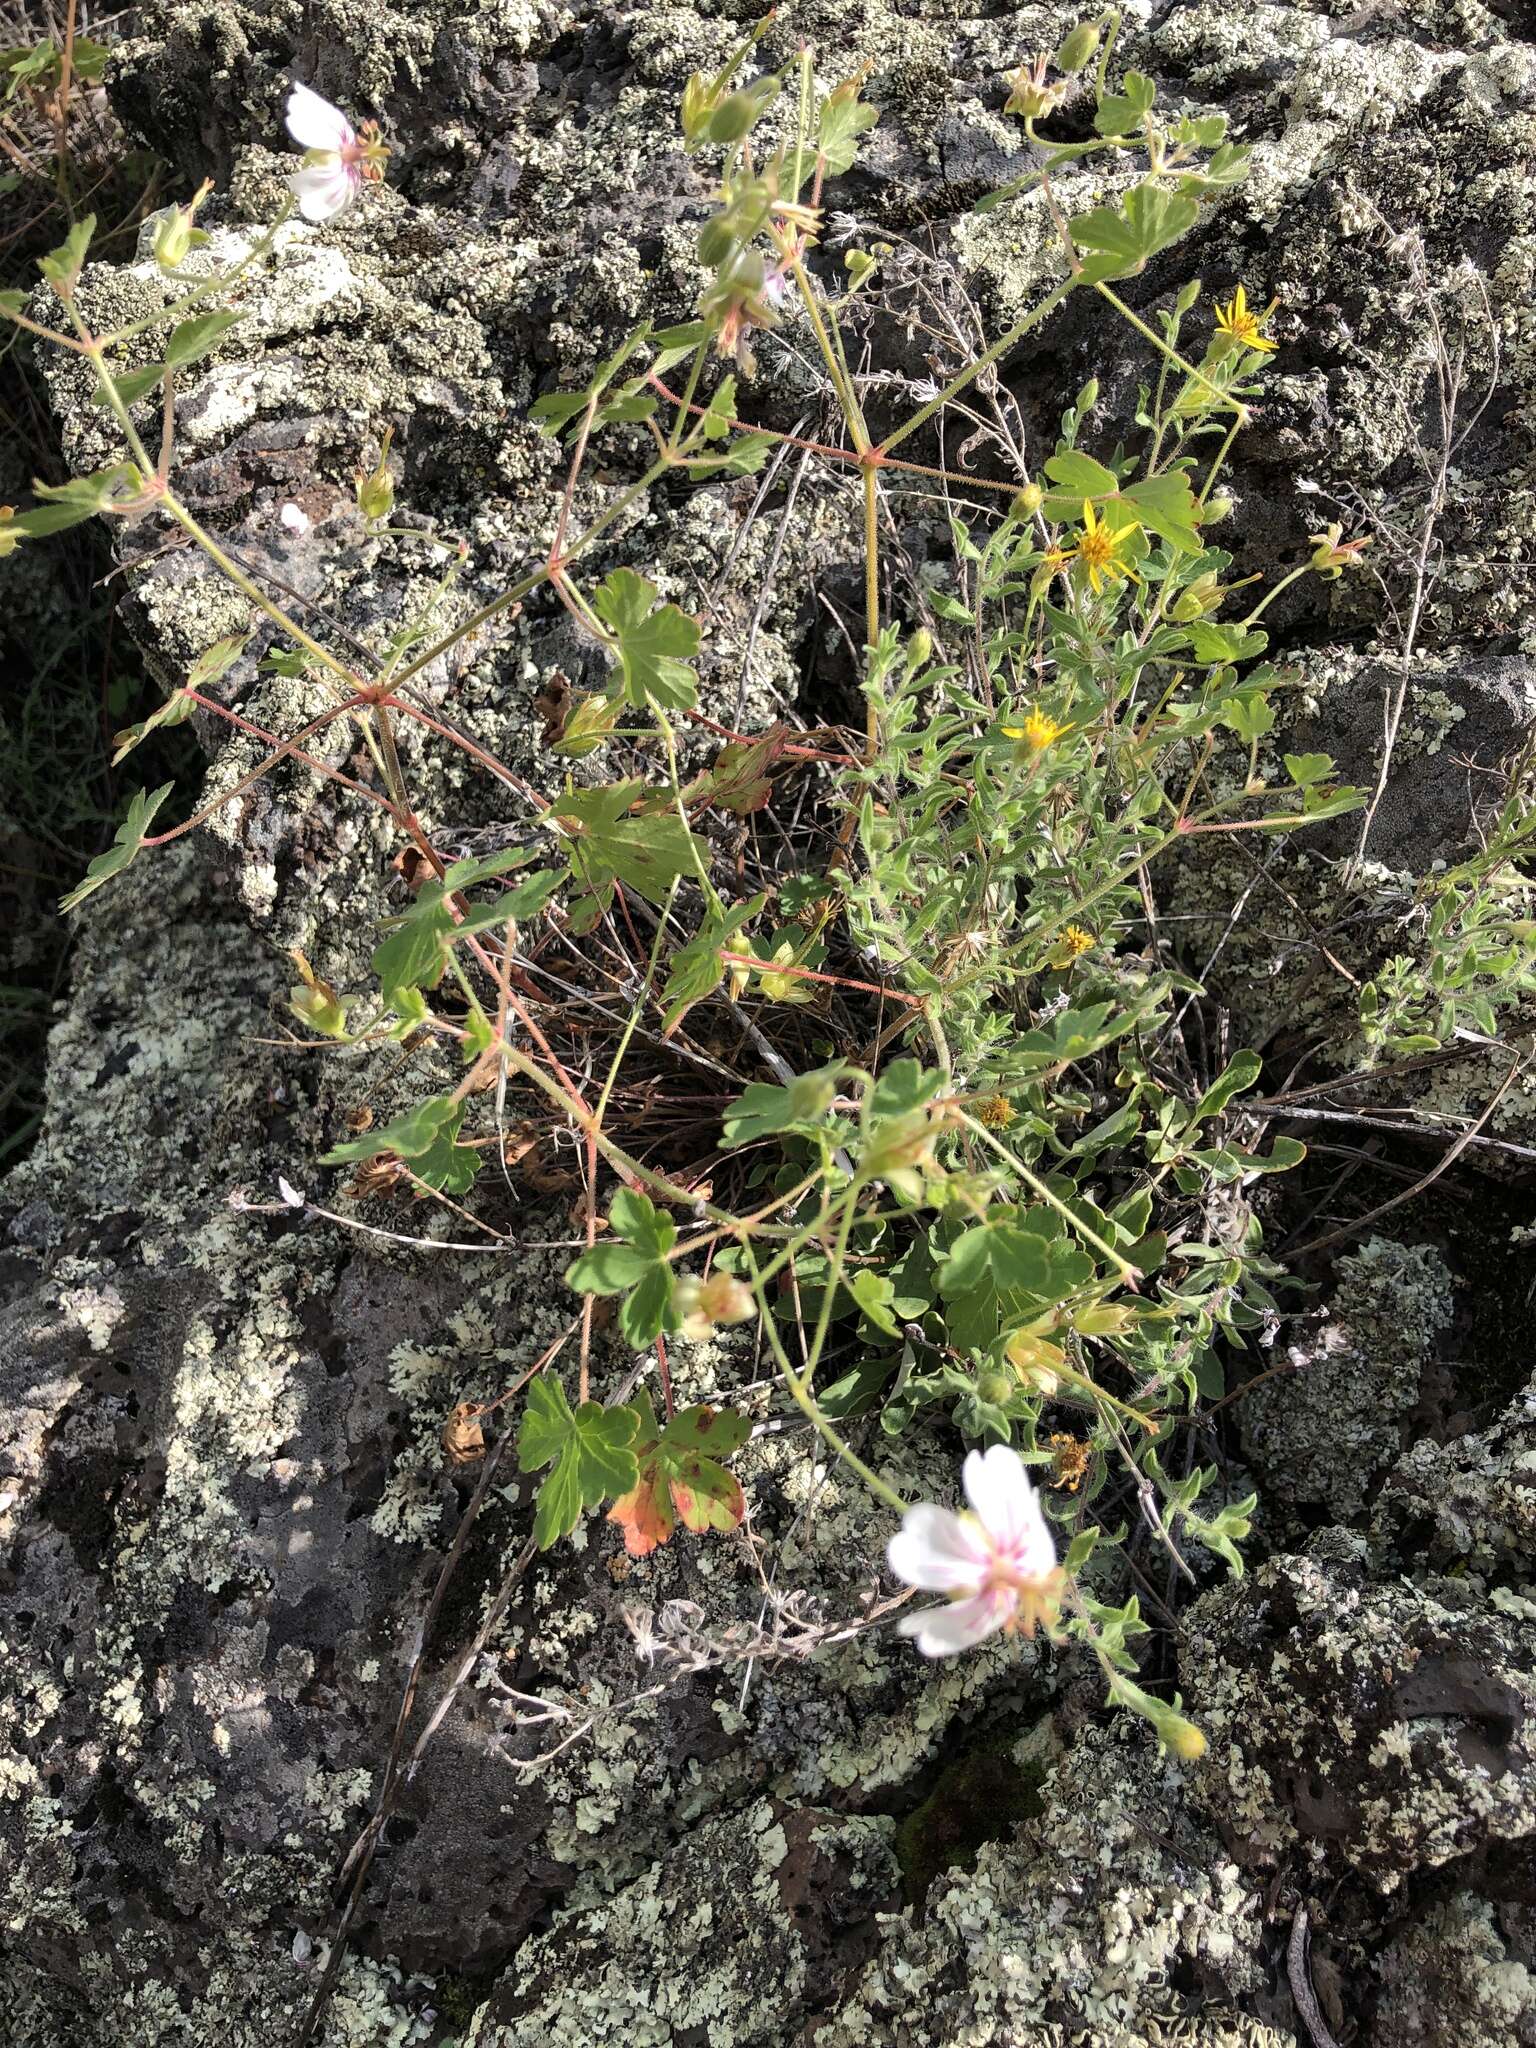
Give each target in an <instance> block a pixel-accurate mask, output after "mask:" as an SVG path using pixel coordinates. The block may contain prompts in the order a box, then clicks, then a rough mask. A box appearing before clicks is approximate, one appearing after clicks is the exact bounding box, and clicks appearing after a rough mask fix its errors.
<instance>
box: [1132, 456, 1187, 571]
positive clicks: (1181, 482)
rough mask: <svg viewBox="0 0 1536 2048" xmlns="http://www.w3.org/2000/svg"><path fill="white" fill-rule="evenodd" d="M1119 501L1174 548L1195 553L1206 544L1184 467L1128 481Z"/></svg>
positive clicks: (1150, 530) (1152, 531)
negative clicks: (1135, 480)
mask: <svg viewBox="0 0 1536 2048" xmlns="http://www.w3.org/2000/svg"><path fill="white" fill-rule="evenodd" d="M1120 502H1121V504H1122V505H1124V506H1127V507H1129V509H1130V510H1131V511H1132V512H1134V513H1135V515H1136V517H1137V518H1138V519H1139V520H1140V521H1141V523H1142V525H1143V526H1144V527H1146V528H1147V530H1148V531H1149V532H1150V533H1155V534H1157V535H1158V536H1159V538H1160V539H1162V540H1166V541H1168V542H1170V543H1171V544H1172V545H1173V546H1174V547H1176V548H1183V549H1184V550H1185V551H1186V552H1187V553H1189V554H1192V555H1194V554H1198V553H1199V552H1200V550H1201V548H1202V546H1203V545H1204V543H1203V542H1202V541H1201V538H1200V534H1199V530H1198V516H1199V507H1198V506H1197V505H1196V503H1195V494H1194V492H1193V491H1192V490H1191V489H1190V485H1189V478H1188V477H1187V476H1186V475H1185V474H1184V472H1183V470H1177V469H1171V470H1164V471H1163V472H1162V474H1161V475H1160V476H1149V477H1144V478H1143V479H1142V480H1141V482H1140V483H1135V484H1127V485H1126V486H1125V488H1124V489H1123V490H1122V491H1121V493H1120Z"/></svg>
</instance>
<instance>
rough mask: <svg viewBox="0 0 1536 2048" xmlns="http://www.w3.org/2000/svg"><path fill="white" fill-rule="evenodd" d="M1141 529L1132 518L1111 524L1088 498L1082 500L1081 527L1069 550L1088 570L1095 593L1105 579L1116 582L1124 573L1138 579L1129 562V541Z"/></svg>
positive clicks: (1133, 580)
mask: <svg viewBox="0 0 1536 2048" xmlns="http://www.w3.org/2000/svg"><path fill="white" fill-rule="evenodd" d="M1140 531H1141V527H1140V525H1139V523H1138V522H1137V521H1136V520H1134V519H1132V520H1129V521H1128V522H1127V523H1126V524H1125V525H1124V526H1111V525H1110V523H1109V519H1108V517H1107V516H1106V517H1105V518H1103V519H1100V517H1099V516H1098V514H1097V513H1096V512H1095V511H1094V509H1093V500H1092V499H1091V498H1085V499H1084V500H1083V530H1082V532H1081V533H1080V534H1079V535H1078V537H1077V541H1076V544H1075V545H1074V547H1073V548H1072V550H1071V553H1072V554H1073V555H1074V556H1075V558H1076V559H1077V560H1078V561H1079V562H1080V563H1081V564H1082V566H1083V568H1084V570H1085V571H1086V572H1087V576H1088V582H1089V584H1090V586H1091V587H1092V589H1093V591H1094V592H1095V594H1097V593H1098V592H1099V591H1101V590H1102V589H1103V588H1104V586H1105V584H1106V583H1118V582H1119V581H1120V580H1121V579H1122V578H1123V577H1126V576H1129V577H1130V579H1131V581H1132V582H1133V583H1134V582H1137V581H1139V578H1138V577H1137V575H1136V571H1135V570H1134V569H1133V568H1132V567H1131V563H1130V544H1131V542H1132V541H1133V540H1134V539H1135V537H1136V535H1137V534H1138V533H1140Z"/></svg>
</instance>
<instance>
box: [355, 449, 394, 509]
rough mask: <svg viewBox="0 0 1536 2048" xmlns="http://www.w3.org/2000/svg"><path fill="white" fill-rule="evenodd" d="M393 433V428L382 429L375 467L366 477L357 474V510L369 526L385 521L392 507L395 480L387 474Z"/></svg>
mask: <svg viewBox="0 0 1536 2048" xmlns="http://www.w3.org/2000/svg"><path fill="white" fill-rule="evenodd" d="M394 431H395V430H394V428H393V427H386V428H385V429H384V438H383V440H382V441H381V442H380V443H379V459H378V462H377V464H376V466H375V467H374V468H373V469H372V470H371V471H370V472H369V473H368V475H367V476H364V475H363V474H362V473H361V471H359V473H358V479H357V509H358V511H359V512H361V513H362V515H363V517H364V518H365V519H366V520H367V521H368V524H369V525H370V526H377V525H379V524H380V523H381V522H382V521H383V520H385V519H387V518H388V517H389V515H390V512H391V511H392V509H393V507H394V502H395V480H394V478H393V477H392V476H391V475H390V473H389V444H390V441H391V439H392V438H393V436H394Z"/></svg>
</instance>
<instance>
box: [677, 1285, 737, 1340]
mask: <svg viewBox="0 0 1536 2048" xmlns="http://www.w3.org/2000/svg"><path fill="white" fill-rule="evenodd" d="M672 1303H673V1306H674V1307H675V1308H676V1309H677V1311H678V1313H679V1314H680V1315H681V1316H682V1322H681V1324H680V1325H679V1329H680V1333H681V1335H683V1336H684V1337H688V1338H690V1339H692V1341H693V1342H694V1343H696V1344H702V1343H703V1342H704V1341H705V1340H706V1339H707V1338H709V1337H712V1336H713V1335H714V1332H715V1326H716V1324H717V1323H744V1322H747V1321H748V1320H749V1319H750V1318H751V1317H752V1316H754V1315H755V1314H756V1313H757V1301H756V1298H755V1297H754V1295H753V1293H752V1290H751V1288H750V1287H748V1286H747V1285H746V1283H745V1282H744V1281H741V1280H738V1279H737V1278H736V1276H735V1274H734V1273H711V1274H710V1276H709V1278H708V1279H707V1280H697V1279H695V1278H694V1277H693V1275H692V1274H685V1275H684V1277H683V1278H682V1279H681V1280H679V1281H678V1283H677V1285H676V1286H675V1287H674V1288H673V1290H672Z"/></svg>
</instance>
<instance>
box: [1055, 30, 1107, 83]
mask: <svg viewBox="0 0 1536 2048" xmlns="http://www.w3.org/2000/svg"><path fill="white" fill-rule="evenodd" d="M1098 47H1099V24H1098V23H1097V22H1096V21H1080V22H1079V23H1078V24H1077V27H1076V28H1075V29H1073V31H1072V33H1071V34H1070V35H1069V36H1068V37H1067V38H1066V40H1065V42H1063V44H1062V46H1061V48H1060V49H1059V50H1058V51H1057V52H1056V69H1057V70H1058V71H1081V70H1082V69H1083V67H1084V65H1085V64H1091V63H1092V62H1093V59H1094V56H1095V53H1096V52H1097V50H1098Z"/></svg>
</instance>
